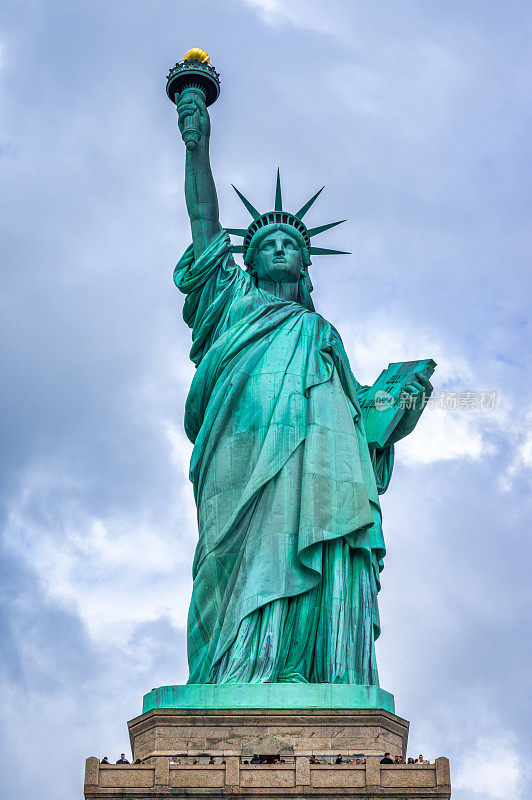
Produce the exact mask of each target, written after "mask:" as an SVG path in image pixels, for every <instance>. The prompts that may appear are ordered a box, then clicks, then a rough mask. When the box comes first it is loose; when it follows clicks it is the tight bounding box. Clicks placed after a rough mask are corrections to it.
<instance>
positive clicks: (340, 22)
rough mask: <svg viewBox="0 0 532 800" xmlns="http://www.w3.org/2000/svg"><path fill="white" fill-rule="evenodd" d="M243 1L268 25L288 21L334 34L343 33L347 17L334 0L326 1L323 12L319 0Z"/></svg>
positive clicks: (295, 24) (297, 25)
mask: <svg viewBox="0 0 532 800" xmlns="http://www.w3.org/2000/svg"><path fill="white" fill-rule="evenodd" d="M244 2H245V3H246V4H247V5H249V6H251V8H253V9H254V10H255V11H256V12H257V13H258V14H259V15H260V17H261V19H263V20H264V22H266V23H267V24H269V25H278V24H281V23H289V24H291V25H294V26H295V27H298V28H306V29H309V30H315V31H319V32H320V33H328V34H331V35H335V36H340V35H342V34H344V33H345V29H346V25H347V23H348V19H349V18H348V17H347V16H346V14H345V5H344V4H342V3H339V2H336V0H332V1H331V0H330V1H329V2H328V3H327V13H324V6H323V3H322V2H321V0H244ZM342 6H343V8H342Z"/></svg>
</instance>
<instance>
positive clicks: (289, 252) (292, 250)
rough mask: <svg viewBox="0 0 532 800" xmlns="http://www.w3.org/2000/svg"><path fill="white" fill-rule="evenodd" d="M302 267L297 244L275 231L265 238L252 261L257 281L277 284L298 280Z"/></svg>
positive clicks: (282, 233) (280, 232)
mask: <svg viewBox="0 0 532 800" xmlns="http://www.w3.org/2000/svg"><path fill="white" fill-rule="evenodd" d="M302 266H303V263H302V260H301V250H300V249H299V242H298V241H297V239H296V238H295V237H294V236H290V234H289V233H284V232H283V231H275V232H274V233H270V234H269V235H268V236H266V238H265V239H263V240H262V242H261V243H260V246H259V249H258V251H257V254H256V256H255V258H254V261H253V268H254V271H255V274H256V276H257V278H258V280H259V281H274V282H277V283H281V282H285V281H287V282H295V281H297V280H299V277H300V275H301V269H302Z"/></svg>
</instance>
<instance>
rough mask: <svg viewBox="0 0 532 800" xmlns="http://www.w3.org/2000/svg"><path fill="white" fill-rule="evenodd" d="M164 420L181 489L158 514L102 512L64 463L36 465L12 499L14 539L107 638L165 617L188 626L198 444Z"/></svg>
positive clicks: (55, 590)
mask: <svg viewBox="0 0 532 800" xmlns="http://www.w3.org/2000/svg"><path fill="white" fill-rule="evenodd" d="M161 424H162V426H163V427H164V429H165V431H166V433H167V436H168V441H169V444H170V446H171V448H172V460H173V461H174V463H175V465H176V487H178V488H177V489H176V493H175V496H174V497H169V498H165V500H164V502H165V507H164V508H163V509H162V510H161V509H156V510H155V511H156V513H155V514H154V513H151V512H150V511H148V510H144V511H141V512H140V513H139V511H138V510H137V511H135V512H133V511H132V512H131V513H127V512H122V513H120V514H118V513H115V514H113V515H110V516H107V517H102V516H96V515H94V513H91V511H90V510H89V509H88V507H87V506H86V505H85V504H84V501H83V495H84V492H85V490H86V488H87V487H86V486H84V485H83V483H82V482H81V481H80V480H79V479H74V478H72V477H71V471H69V470H68V468H67V467H66V466H65V465H58V464H46V465H42V466H40V467H39V468H37V467H35V466H34V467H32V468H31V469H29V470H28V471H27V472H26V474H25V475H24V476H23V479H22V482H21V487H20V490H19V492H18V494H17V495H16V496H15V497H14V498H13V499H12V502H11V507H10V511H9V514H8V520H7V525H6V530H5V539H6V542H7V544H8V545H9V546H10V547H11V548H12V549H13V550H14V551H15V552H17V553H18V554H19V555H22V557H23V558H24V560H25V562H26V564H27V565H28V566H30V567H31V568H32V569H33V570H34V571H35V572H36V573H37V575H38V576H39V580H40V583H41V586H42V588H43V589H44V590H45V592H46V593H47V594H48V595H49V596H50V597H52V598H55V599H57V600H59V601H60V602H61V603H63V604H65V605H66V606H74V607H75V609H76V611H77V612H78V614H79V616H80V617H81V619H82V621H83V623H84V625H85V626H86V629H87V631H88V633H89V635H90V636H91V637H92V638H93V639H95V640H97V641H99V642H114V644H120V643H122V644H125V642H126V641H127V639H128V637H129V635H130V633H131V631H132V629H133V627H134V626H135V625H136V624H137V623H139V622H143V621H147V620H153V619H156V618H158V617H160V616H168V617H169V618H170V619H171V620H172V621H173V622H174V624H176V625H178V626H184V625H186V615H187V609H188V598H189V595H190V591H191V577H190V564H191V562H192V557H193V551H194V546H195V537H196V534H195V510H194V502H193V497H192V490H191V487H190V486H189V484H188V481H186V465H187V463H188V458H189V454H190V445H189V443H188V442H187V441H186V440H185V438H184V435H183V434H182V433H181V432H180V431H179V430H178V429H176V428H175V427H172V426H170V425H168V424H167V423H161ZM169 468H170V469H171V466H169ZM140 507H141V509H142V504H141V506H140Z"/></svg>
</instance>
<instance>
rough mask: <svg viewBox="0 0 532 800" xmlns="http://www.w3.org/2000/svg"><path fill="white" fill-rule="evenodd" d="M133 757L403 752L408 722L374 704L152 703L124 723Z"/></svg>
mask: <svg viewBox="0 0 532 800" xmlns="http://www.w3.org/2000/svg"><path fill="white" fill-rule="evenodd" d="M128 727H129V736H130V740H131V750H132V752H133V758H134V759H136V758H141V759H142V760H145V759H152V758H157V757H160V756H166V757H170V756H173V755H178V756H179V757H180V758H181V757H186V758H191V759H205V758H208V757H209V756H215V757H216V759H217V760H218V759H220V760H222V759H227V758H228V757H230V756H237V757H239V758H242V759H250V758H251V756H253V754H254V753H258V754H259V755H261V756H263V755H268V756H275V755H281V756H282V757H283V758H284V759H285V760H286V758H287V757H295V756H299V755H306V756H307V758H308V756H310V755H315V756H316V757H318V758H322V757H323V758H327V759H331V758H333V757H334V758H336V756H337V755H338V753H342V755H343V756H349V757H351V756H353V757H361V756H379V758H382V756H383V754H384V753H385V752H390V753H393V755H403V756H404V755H405V754H406V744H407V738H408V722H407V721H406V720H404V719H401V717H397V716H395V714H391V713H390V712H389V711H381V710H378V709H350V710H348V709H299V710H297V709H279V710H271V709H269V710H256V709H225V710H222V709H211V710H208V711H207V710H199V709H169V708H164V709H153V710H152V711H148V712H147V713H146V714H142V715H141V716H140V717H136V718H135V719H132V720H131V721H130V722H129V723H128Z"/></svg>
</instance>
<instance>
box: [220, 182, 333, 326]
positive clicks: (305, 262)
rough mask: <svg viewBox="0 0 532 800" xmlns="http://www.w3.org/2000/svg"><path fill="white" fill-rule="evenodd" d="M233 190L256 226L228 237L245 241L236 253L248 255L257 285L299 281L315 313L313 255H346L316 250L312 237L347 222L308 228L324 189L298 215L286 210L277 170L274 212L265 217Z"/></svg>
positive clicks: (300, 295) (303, 301)
mask: <svg viewBox="0 0 532 800" xmlns="http://www.w3.org/2000/svg"><path fill="white" fill-rule="evenodd" d="M233 188H234V189H235V191H236V193H237V194H238V196H239V197H240V199H241V200H242V202H243V203H244V205H245V206H246V208H247V210H248V211H249V213H250V214H251V216H252V217H253V222H252V223H251V225H249V226H248V228H226V229H225V230H226V231H227V233H230V234H233V235H235V236H242V237H243V240H244V242H243V244H242V245H233V252H235V253H242V254H243V255H244V264H245V265H246V267H247V270H248V272H249V273H250V275H251V276H252V277H253V278H254V280H255V281H256V282H257V283H258V282H259V281H266V282H269V281H272V282H274V283H277V282H287V281H288V282H292V283H293V282H295V281H296V280H297V282H298V301H299V302H300V303H301V305H303V306H305V308H308V309H309V310H311V311H313V310H314V306H313V304H312V299H311V297H310V293H311V292H312V283H311V280H310V277H309V274H308V267H309V266H310V256H311V254H312V255H335V254H340V253H343V252H344V251H343V250H330V249H329V248H326V247H313V246H312V245H311V242H310V240H311V237H312V236H316V235H317V234H318V233H322V232H323V231H326V230H329V228H334V226H335V225H339V224H340V222H345V220H339V221H338V222H329V223H327V224H326V225H318V227H316V228H307V227H306V225H305V224H304V222H303V221H302V220H303V217H304V216H305V214H306V213H307V211H308V210H309V208H311V206H312V205H313V203H314V201H315V200H316V198H317V197H319V195H320V193H321V191H322V189H320V190H319V191H318V192H316V194H315V195H314V196H313V197H311V198H310V200H307V202H306V203H305V204H304V205H303V206H301V208H300V209H299V211H297V212H296V213H295V214H292V213H291V212H289V211H285V210H283V202H282V196H281V178H280V176H279V170H277V185H276V188H275V209H274V211H267V212H266V213H264V214H261V213H260V211H258V210H257V209H256V208H255V206H253V205H252V204H251V203H250V202H249V200H247V199H246V198H245V197H244V195H243V194H242V193H241V192H239V191H238V189H237V188H236V187H233Z"/></svg>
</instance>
